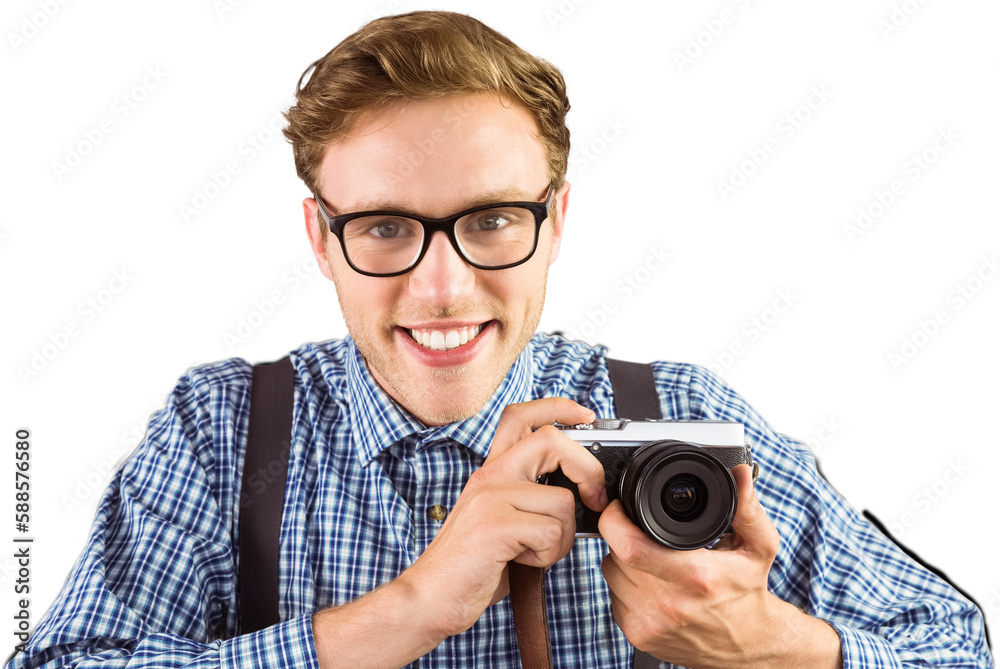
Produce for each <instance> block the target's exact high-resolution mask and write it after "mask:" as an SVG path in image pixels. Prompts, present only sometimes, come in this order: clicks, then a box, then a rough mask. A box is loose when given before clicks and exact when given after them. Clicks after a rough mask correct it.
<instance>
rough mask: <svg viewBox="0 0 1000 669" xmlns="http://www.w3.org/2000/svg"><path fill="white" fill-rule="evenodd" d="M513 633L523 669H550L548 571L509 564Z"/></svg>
mask: <svg viewBox="0 0 1000 669" xmlns="http://www.w3.org/2000/svg"><path fill="white" fill-rule="evenodd" d="M507 578H508V580H509V582H510V605H511V608H512V609H513V611H514V631H515V632H517V647H518V650H519V651H520V653H521V666H522V667H523V668H524V669H551V667H552V644H551V643H550V641H549V615H548V611H547V609H546V607H545V569H544V568H542V567H529V566H527V565H523V564H518V563H517V562H508V563H507Z"/></svg>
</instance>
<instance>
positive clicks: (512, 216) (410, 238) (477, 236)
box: [313, 187, 555, 276]
mask: <svg viewBox="0 0 1000 669" xmlns="http://www.w3.org/2000/svg"><path fill="white" fill-rule="evenodd" d="M554 195H555V189H554V188H552V187H550V188H549V191H548V194H547V195H546V196H545V201H544V202H498V203H496V204H487V205H483V206H480V207H473V208H472V209H466V210H465V211H460V212H458V213H457V214H455V215H453V216H446V217H444V218H426V217H424V216H417V215H416V214H410V213H405V212H398V211H360V212H356V213H353V214H340V215H338V216H330V214H329V213H327V211H326V207H324V206H323V200H322V199H321V198H320V197H319V196H318V195H316V194H313V197H315V199H316V202H317V204H319V211H320V214H321V215H322V216H323V220H324V221H326V224H327V225H329V226H330V231H331V232H332V233H333V234H334V235H336V236H337V239H339V240H340V246H341V248H342V249H343V250H344V257H345V258H346V259H347V264H348V265H350V266H351V268H352V269H353V270H354V271H356V272H359V273H361V274H364V275H366V276H398V275H400V274H404V273H406V272H409V271H410V270H411V269H413V268H414V267H416V266H417V263H419V262H420V260H421V259H422V258H423V257H424V254H425V253H426V252H427V248H428V247H429V246H430V243H431V236H432V235H433V234H434V233H435V232H437V231H439V230H440V231H441V232H444V233H445V234H446V235H448V239H449V240H451V245H452V246H453V247H454V248H455V251H457V252H458V255H460V256H461V257H462V259H463V260H465V262H467V263H469V264H470V265H472V266H473V267H475V268H477V269H507V268H509V267H516V266H517V265H520V264H521V263H523V262H526V261H527V260H528V259H529V258H530V257H531V256H532V254H533V253H534V252H535V248H536V247H537V246H538V231H539V230H540V229H541V227H542V223H544V222H545V219H546V218H548V215H549V207H550V206H551V205H552V198H553V196H554Z"/></svg>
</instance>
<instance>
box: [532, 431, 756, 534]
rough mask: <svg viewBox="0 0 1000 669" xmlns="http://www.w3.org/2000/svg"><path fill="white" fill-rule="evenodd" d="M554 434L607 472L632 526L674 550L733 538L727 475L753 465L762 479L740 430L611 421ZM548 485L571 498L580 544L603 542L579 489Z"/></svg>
mask: <svg viewBox="0 0 1000 669" xmlns="http://www.w3.org/2000/svg"><path fill="white" fill-rule="evenodd" d="M556 427H558V428H559V429H561V430H563V432H564V434H566V435H568V436H569V437H570V438H572V439H573V440H574V441H577V442H579V443H580V445H581V446H583V447H584V448H586V449H587V450H588V451H590V453H591V454H592V455H593V456H594V457H596V458H597V459H598V460H600V462H601V464H602V465H604V476H605V485H606V487H607V491H608V499H609V500H614V499H620V500H621V502H622V506H623V507H624V508H625V513H626V514H627V515H628V517H629V518H630V519H631V520H632V522H633V523H635V524H636V525H637V526H638V527H640V528H642V530H643V531H644V532H646V534H648V535H649V536H651V537H652V538H653V539H655V540H656V541H658V542H660V543H661V544H663V545H664V546H667V547H669V548H676V549H679V550H693V549H695V548H704V547H705V546H708V545H710V544H711V543H712V542H714V541H715V540H716V539H718V538H719V537H721V536H722V535H723V534H726V533H727V532H730V531H731V530H732V522H733V516H734V515H735V514H736V502H737V494H736V481H735V479H734V478H733V475H732V473H731V472H730V471H729V470H730V469H731V468H733V467H735V466H736V465H739V464H744V463H745V464H749V465H751V467H753V469H754V481H756V479H757V476H756V475H757V466H756V464H755V463H754V461H753V457H752V454H751V452H750V447H749V445H747V444H746V443H745V442H744V436H743V425H742V424H741V423H734V422H729V421H672V420H644V421H632V420H628V419H619V418H612V419H598V420H595V421H594V422H593V423H589V424H582V425H575V426H563V425H557V426H556ZM547 483H548V484H549V485H558V486H561V487H564V488H569V489H570V490H572V491H573V494H574V496H575V497H576V536H578V537H597V536H600V534H599V533H598V531H597V521H598V518H599V517H600V514H598V513H596V512H594V511H592V510H590V509H588V508H587V507H586V506H584V505H583V502H582V501H581V500H580V492H579V490H578V489H577V486H576V484H575V483H573V482H572V481H570V480H569V479H568V478H566V476H565V475H564V474H563V473H562V471H561V470H556V471H555V472H553V473H552V474H549V475H548V477H547Z"/></svg>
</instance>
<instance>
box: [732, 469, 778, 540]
mask: <svg viewBox="0 0 1000 669" xmlns="http://www.w3.org/2000/svg"><path fill="white" fill-rule="evenodd" d="M732 471H733V477H734V478H735V479H736V490H737V494H738V495H739V500H738V502H737V505H736V516H735V517H734V518H733V532H734V533H735V534H737V535H739V546H740V547H741V548H743V549H745V550H748V551H750V552H752V553H755V554H758V555H761V556H765V557H768V558H770V559H774V556H775V555H777V553H778V543H779V541H780V539H779V537H778V530H777V529H775V527H774V525H773V524H772V523H771V521H770V519H769V518H768V517H767V512H766V511H764V507H763V506H762V505H761V503H760V499H759V498H758V497H757V491H756V490H755V489H754V485H753V474H752V473H751V470H750V466H749V465H737V466H736V467H733V470H732ZM730 545H733V544H730Z"/></svg>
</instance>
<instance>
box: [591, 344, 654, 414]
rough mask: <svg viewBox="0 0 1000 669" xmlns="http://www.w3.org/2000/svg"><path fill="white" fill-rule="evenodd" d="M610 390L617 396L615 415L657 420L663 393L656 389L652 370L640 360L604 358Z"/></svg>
mask: <svg viewBox="0 0 1000 669" xmlns="http://www.w3.org/2000/svg"><path fill="white" fill-rule="evenodd" d="M605 362H607V364H608V376H610V377H611V391H612V392H613V393H614V398H615V418H631V419H632V420H646V419H651V420H655V419H658V418H661V417H662V414H661V413H660V395H659V393H657V392H656V382H655V381H654V380H653V369H652V368H651V367H650V366H649V365H643V364H641V363H638V362H625V361H624V360H615V359H614V358H605Z"/></svg>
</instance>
